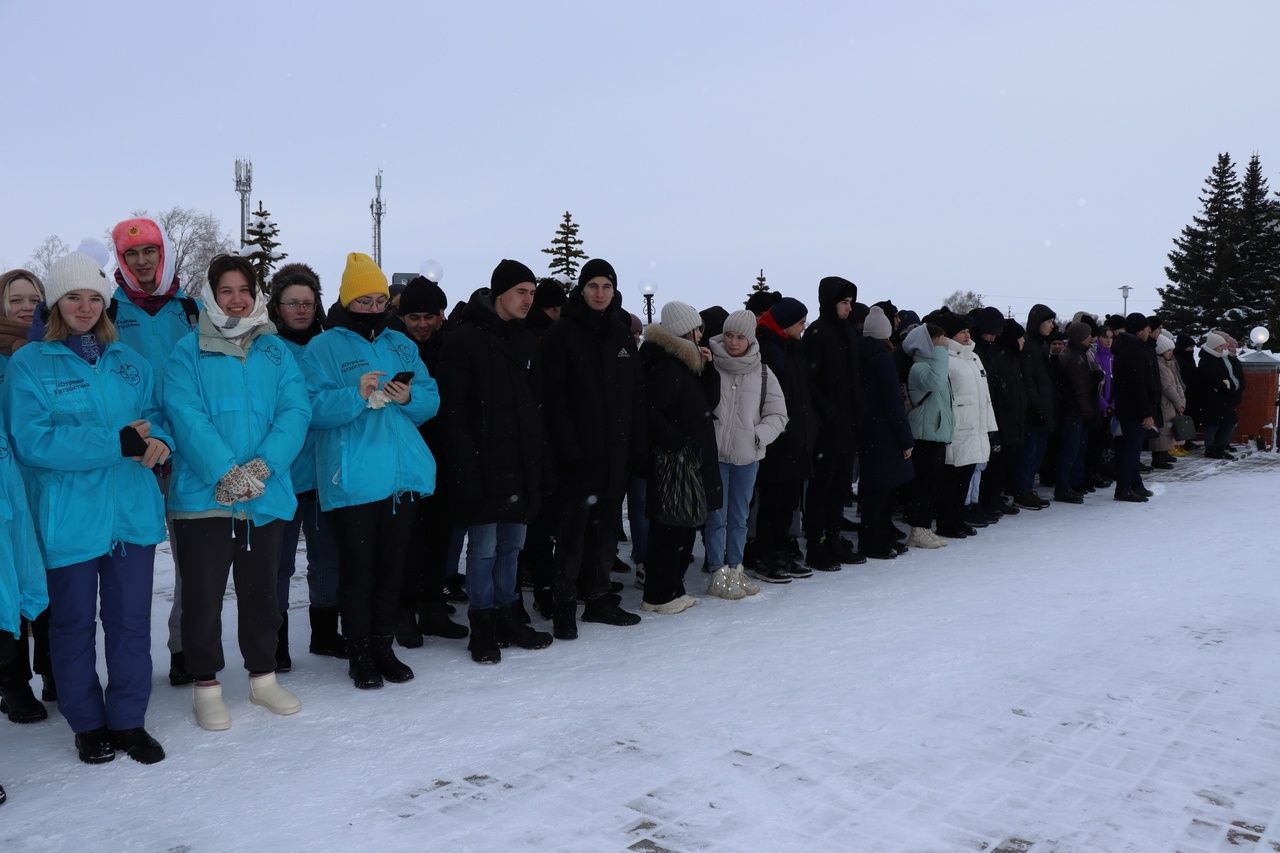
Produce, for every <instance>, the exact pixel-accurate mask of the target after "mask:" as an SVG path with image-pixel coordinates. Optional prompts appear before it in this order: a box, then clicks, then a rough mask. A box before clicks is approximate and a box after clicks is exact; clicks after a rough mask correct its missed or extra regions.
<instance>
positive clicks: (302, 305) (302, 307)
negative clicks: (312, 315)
mask: <svg viewBox="0 0 1280 853" xmlns="http://www.w3.org/2000/svg"><path fill="white" fill-rule="evenodd" d="M280 307H281V308H288V309H289V310H290V311H314V310H315V307H316V304H315V303H314V302H296V301H290V302H281V303H280Z"/></svg>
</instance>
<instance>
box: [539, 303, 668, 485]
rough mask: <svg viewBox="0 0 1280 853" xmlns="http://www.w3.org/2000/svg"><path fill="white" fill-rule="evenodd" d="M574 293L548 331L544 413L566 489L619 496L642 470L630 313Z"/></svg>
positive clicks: (638, 374) (640, 387)
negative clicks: (625, 315)
mask: <svg viewBox="0 0 1280 853" xmlns="http://www.w3.org/2000/svg"><path fill="white" fill-rule="evenodd" d="M616 310H617V309H614V308H608V309H606V310H604V311H602V312H597V311H592V310H591V309H590V308H588V307H587V305H586V303H585V302H583V301H582V296H581V294H579V293H577V292H575V293H574V294H573V295H572V296H571V297H570V298H569V302H568V303H566V304H565V306H564V308H563V310H562V311H561V314H560V319H559V320H557V321H556V322H555V323H553V324H552V326H551V328H550V329H548V330H547V333H546V335H544V336H543V338H542V350H541V364H542V388H543V413H544V415H545V422H546V429H547V437H548V439H549V440H550V443H551V448H552V451H553V453H554V458H555V469H556V486H557V488H558V489H559V490H560V491H561V492H562V493H564V494H566V495H601V496H608V497H609V498H614V497H619V496H621V495H622V494H623V493H625V492H626V488H627V482H628V479H629V478H630V476H631V474H632V473H639V472H640V471H642V470H643V466H644V462H645V458H646V451H645V405H644V377H643V374H642V371H641V368H640V358H639V356H638V354H637V352H636V344H635V340H634V339H633V338H632V337H631V331H630V328H629V327H630V320H628V323H627V325H626V326H623V325H622V324H621V323H620V322H619V321H618V320H617V319H616V318H615V317H614V316H613V314H614V312H615V311H616Z"/></svg>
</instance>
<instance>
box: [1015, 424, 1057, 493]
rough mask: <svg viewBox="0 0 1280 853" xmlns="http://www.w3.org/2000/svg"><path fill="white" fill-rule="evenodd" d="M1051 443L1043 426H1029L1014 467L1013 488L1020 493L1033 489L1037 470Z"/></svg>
mask: <svg viewBox="0 0 1280 853" xmlns="http://www.w3.org/2000/svg"><path fill="white" fill-rule="evenodd" d="M1048 444H1049V433H1048V432H1046V431H1045V430H1044V429H1043V428H1041V427H1028V428H1027V435H1026V437H1025V438H1024V439H1023V441H1022V449H1021V450H1020V451H1019V454H1018V462H1017V464H1016V466H1015V467H1014V469H1013V488H1014V491H1015V492H1017V493H1018V494H1020V495H1021V494H1025V493H1027V492H1029V491H1031V490H1032V487H1033V486H1034V485H1035V482H1036V472H1038V471H1039V470H1040V463H1041V462H1042V461H1044V451H1045V448H1046V447H1047V446H1048Z"/></svg>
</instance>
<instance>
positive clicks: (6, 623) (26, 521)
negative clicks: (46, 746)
mask: <svg viewBox="0 0 1280 853" xmlns="http://www.w3.org/2000/svg"><path fill="white" fill-rule="evenodd" d="M0 531H3V535H0V671H2V670H4V669H5V668H6V667H8V666H9V665H10V664H11V663H12V662H13V660H14V659H15V658H16V656H17V655H18V653H19V644H18V643H17V642H15V638H18V637H19V636H20V633H21V631H22V622H23V620H25V621H27V622H34V621H35V620H36V618H37V617H39V616H40V614H41V613H44V611H45V608H46V607H48V606H49V591H48V588H47V587H46V586H45V579H44V563H42V562H41V561H40V545H39V543H38V542H37V540H36V531H35V527H33V526H32V523H31V511H30V510H29V509H28V508H27V494H26V492H25V491H23V488H22V475H21V473H20V472H19V471H18V466H17V463H15V462H14V460H13V451H12V450H11V449H10V447H9V440H8V438H7V437H6V435H5V428H4V419H3V417H0ZM22 654H26V650H25V649H23V650H22ZM5 799H6V795H5V792H4V787H3V786H0V803H4V801H5Z"/></svg>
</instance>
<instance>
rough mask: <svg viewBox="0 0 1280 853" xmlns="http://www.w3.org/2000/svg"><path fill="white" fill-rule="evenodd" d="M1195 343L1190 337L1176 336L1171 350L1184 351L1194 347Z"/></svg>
mask: <svg viewBox="0 0 1280 853" xmlns="http://www.w3.org/2000/svg"><path fill="white" fill-rule="evenodd" d="M1195 345H1196V342H1195V341H1193V340H1192V339H1191V336H1190V335H1178V337H1176V338H1174V340H1173V348H1174V349H1176V350H1184V349H1187V348H1188V347H1194V346H1195Z"/></svg>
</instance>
